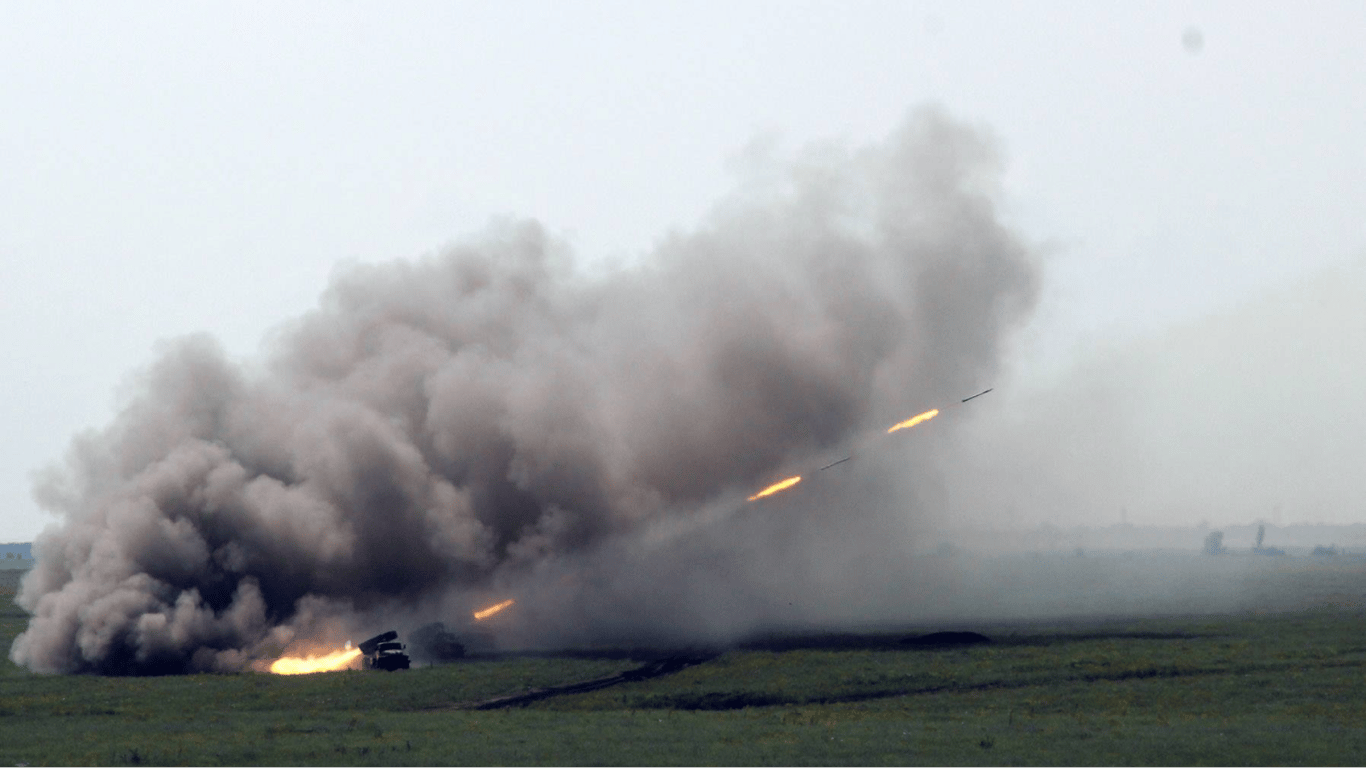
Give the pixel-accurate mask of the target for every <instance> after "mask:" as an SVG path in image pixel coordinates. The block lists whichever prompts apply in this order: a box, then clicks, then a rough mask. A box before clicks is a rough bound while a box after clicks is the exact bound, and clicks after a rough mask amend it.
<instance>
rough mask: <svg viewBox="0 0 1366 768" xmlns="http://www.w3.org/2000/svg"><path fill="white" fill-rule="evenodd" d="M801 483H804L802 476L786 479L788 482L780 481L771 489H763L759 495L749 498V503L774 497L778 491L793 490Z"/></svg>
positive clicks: (771, 486) (770, 487)
mask: <svg viewBox="0 0 1366 768" xmlns="http://www.w3.org/2000/svg"><path fill="white" fill-rule="evenodd" d="M801 481H802V476H801V475H797V476H796V477H789V478H788V479H786V480H780V481H778V482H776V483H774V484H773V485H770V486H769V487H767V488H765V489H763V490H762V491H759V492H758V493H756V494H754V495H753V496H750V497H749V501H755V500H756V499H762V498H763V497H765V496H772V495H773V494H775V493H777V492H778V491H785V490H787V489H788V488H791V487H792V486H794V485H796V484H797V483H800V482H801Z"/></svg>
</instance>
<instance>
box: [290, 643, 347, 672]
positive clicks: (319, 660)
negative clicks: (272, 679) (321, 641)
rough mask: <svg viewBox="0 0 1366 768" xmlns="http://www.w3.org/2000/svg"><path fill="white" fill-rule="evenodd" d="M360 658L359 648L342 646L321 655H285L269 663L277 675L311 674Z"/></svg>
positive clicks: (339, 666)
mask: <svg viewBox="0 0 1366 768" xmlns="http://www.w3.org/2000/svg"><path fill="white" fill-rule="evenodd" d="M358 658H360V649H359V648H343V649H341V650H340V651H333V652H331V653H328V654H324V655H322V656H307V657H299V656H285V657H282V658H279V659H276V660H275V662H274V663H272V664H271V665H270V671H271V672H274V673H275V674H277V675H311V674H313V673H314V672H335V671H337V670H339V669H346V668H348V667H350V666H351V663H352V662H354V661H355V660H356V659H358Z"/></svg>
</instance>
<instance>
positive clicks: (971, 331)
mask: <svg viewBox="0 0 1366 768" xmlns="http://www.w3.org/2000/svg"><path fill="white" fill-rule="evenodd" d="M754 166H755V167H754V168H753V169H752V174H751V176H750V178H747V179H746V180H745V183H744V184H743V185H742V186H741V191H740V192H738V193H736V194H735V195H734V196H733V197H732V198H730V199H728V200H726V201H725V202H724V203H722V204H721V205H719V206H718V207H717V208H716V209H715V210H714V212H713V213H712V214H711V215H710V216H709V217H708V218H707V219H706V220H705V221H704V222H703V223H702V225H700V226H699V227H698V228H697V229H696V231H693V232H689V233H676V234H672V235H670V236H669V237H667V238H665V239H663V240H662V241H661V242H660V243H659V244H658V245H657V246H656V247H655V248H654V249H653V251H652V252H651V253H649V254H647V255H645V256H644V257H643V258H642V259H641V260H640V261H639V262H638V263H637V264H635V265H633V266H631V267H629V268H626V269H622V270H620V271H617V272H614V273H611V274H608V275H605V276H603V275H597V276H593V275H589V274H587V273H585V272H583V271H580V270H577V269H576V268H575V265H574V263H573V260H572V254H570V253H569V252H568V249H567V247H566V246H565V245H564V244H563V243H560V242H557V241H556V240H555V239H554V238H553V237H551V236H549V235H547V233H546V232H545V231H544V230H543V229H542V227H540V226H539V225H537V224H536V223H534V222H531V221H505V222H501V223H497V224H495V225H493V226H491V227H490V228H489V229H488V230H487V231H486V232H484V233H483V234H482V235H480V236H478V237H475V238H472V239H469V240H467V241H464V242H462V243H459V244H457V245H455V246H453V247H451V248H449V249H447V250H445V251H444V252H442V253H440V254H438V255H435V256H430V257H426V258H422V259H417V260H413V261H400V262H396V263H391V264H383V265H375V266H353V267H349V268H347V269H344V270H342V271H341V272H339V274H338V275H337V277H336V278H335V280H334V282H333V284H332V285H331V286H330V287H329V288H328V290H327V291H326V293H325V294H324V296H323V297H322V300H321V303H320V306H319V307H318V308H317V309H316V310H314V311H313V312H311V313H309V314H308V315H306V316H304V317H302V318H301V319H298V320H297V321H295V322H293V323H291V324H289V325H287V326H285V327H283V328H282V329H281V330H280V331H279V332H278V333H277V334H276V336H275V337H274V338H273V339H272V343H271V347H270V354H269V355H268V357H267V359H266V360H265V361H264V362H262V363H259V364H253V365H242V364H238V363H235V362H233V361H230V360H228V359H226V358H225V356H224V354H223V353H222V351H221V350H220V349H219V348H218V347H217V345H216V344H215V343H214V342H213V341H212V340H211V339H209V338H206V337H194V338H188V339H182V340H179V341H175V342H173V343H170V344H168V345H167V346H166V348H165V349H164V350H163V351H162V353H161V355H160V357H159V359H158V360H157V361H156V362H155V363H154V364H153V365H152V366H151V367H150V369H149V370H148V371H147V372H145V373H144V374H143V375H142V377H141V378H140V379H139V380H138V381H137V383H136V386H135V387H134V388H133V389H132V394H131V396H130V397H129V399H128V401H127V404H126V406H125V407H124V409H123V411H122V413H121V414H120V415H119V416H118V418H117V419H116V420H115V422H114V423H113V424H112V425H111V426H109V427H108V428H107V429H105V430H104V431H102V432H99V433H92V434H86V435H82V436H79V437H78V438H76V440H75V441H74V443H73V446H72V448H71V451H70V455H69V457H68V459H67V461H66V462H65V464H64V465H63V466H61V467H58V468H54V469H53V470H52V471H51V472H50V473H49V475H48V476H47V477H46V478H44V479H43V480H42V482H40V484H39V489H38V496H39V498H40V501H41V502H42V503H43V504H44V506H45V507H46V508H48V509H50V510H52V511H54V512H56V513H57V514H59V515H60V516H61V517H62V518H63V521H62V523H61V524H60V525H59V526H57V527H55V528H53V529H50V530H48V531H47V532H45V533H44V534H43V535H42V536H41V537H40V539H39V541H38V543H37V547H38V551H39V553H40V554H39V558H40V559H39V562H38V566H37V569H36V570H35V572H34V573H32V575H31V576H29V577H28V579H27V581H26V582H25V584H24V587H23V590H22V593H21V597H20V602H21V604H22V605H23V606H24V607H25V608H27V609H28V610H30V611H32V612H33V614H34V615H33V618H32V620H31V622H30V625H29V628H28V630H27V631H26V632H25V633H24V634H23V635H21V636H20V637H19V639H18V640H17V641H16V643H15V644H14V647H13V650H12V658H13V659H14V660H15V661H16V662H18V663H20V664H22V665H25V666H27V667H29V668H31V669H34V670H39V671H44V672H97V673H110V674H119V673H159V672H177V671H189V670H233V669H239V668H242V667H243V666H244V665H246V664H248V663H250V661H251V660H252V659H254V658H259V657H261V656H262V655H263V654H269V653H277V652H279V650H280V649H281V648H284V647H286V646H288V645H289V644H290V643H293V642H299V641H302V640H307V639H313V638H320V637H323V636H325V635H327V629H326V628H327V626H328V622H329V621H335V620H337V619H338V617H342V618H343V619H344V617H346V616H354V615H358V614H365V613H367V612H368V613H370V614H374V613H376V612H386V611H387V612H402V611H405V610H406V611H411V612H413V615H416V613H417V612H420V611H421V610H423V608H424V606H433V605H441V604H453V603H458V602H459V601H460V596H461V595H463V594H466V593H467V592H474V593H477V592H478V591H479V590H481V589H485V588H487V587H489V586H490V585H493V584H502V583H511V582H513V581H516V580H517V579H518V578H524V576H518V574H522V575H525V574H529V573H536V572H538V571H537V569H538V568H541V569H542V570H544V564H546V563H552V562H553V563H557V564H558V565H557V566H556V567H557V568H559V567H562V566H563V567H567V565H569V564H573V563H580V564H584V566H585V568H588V569H589V571H590V577H585V576H582V575H580V576H576V577H574V579H575V580H576V582H575V583H580V584H584V583H587V584H590V585H591V584H593V583H598V581H594V579H598V580H599V581H600V580H602V579H608V580H612V579H615V580H617V581H620V580H621V579H622V578H623V577H622V574H621V573H617V574H614V575H611V577H610V578H609V577H608V576H605V575H603V573H602V571H603V569H605V568H606V569H610V563H611V562H613V558H612V553H613V552H615V551H617V550H620V549H621V548H623V547H624V546H625V545H624V544H623V542H629V541H632V537H633V536H639V535H642V534H641V532H644V531H656V532H657V531H658V530H660V528H659V526H660V525H664V524H668V523H669V522H671V521H678V520H688V519H692V517H695V516H697V515H700V514H703V512H699V510H712V511H714V510H716V509H718V508H722V507H725V506H726V505H727V504H739V503H740V500H743V497H744V495H745V494H747V493H750V492H753V490H755V488H756V487H758V486H762V485H764V484H767V483H768V482H770V481H771V480H772V479H774V478H775V475H776V474H777V473H779V472H780V471H782V470H784V469H786V468H788V467H791V466H795V465H799V464H801V463H802V462H805V461H809V460H811V459H812V458H813V457H816V456H820V455H823V453H824V452H828V451H830V450H832V449H837V448H839V447H841V446H843V445H845V444H846V443H847V442H848V441H850V440H851V439H852V438H853V437H855V436H857V435H859V434H861V433H863V432H865V431H866V430H868V429H870V428H874V427H881V426H885V424H886V423H888V422H889V420H896V419H899V418H904V416H905V415H906V414H907V412H908V411H914V410H915V409H918V408H922V407H924V406H927V405H934V404H938V403H941V402H944V401H945V400H946V399H947V398H952V397H954V396H961V395H962V393H965V392H968V391H969V390H971V389H972V387H974V386H976V385H977V384H978V383H979V382H982V381H986V380H988V379H989V377H990V375H991V373H992V372H993V371H994V370H995V369H996V367H997V365H998V361H999V359H1000V357H1001V354H1002V344H1003V339H1004V338H1005V335H1006V332H1007V331H1008V330H1009V329H1010V328H1012V327H1013V326H1015V325H1016V324H1017V323H1018V322H1019V321H1020V320H1021V319H1022V318H1023V317H1024V316H1025V315H1026V314H1027V312H1028V310H1029V309H1030V307H1031V306H1032V303H1033V301H1034V297H1035V293H1036V288H1037V276H1036V265H1035V262H1034V257H1033V254H1032V253H1031V251H1030V249H1029V248H1028V247H1027V246H1026V245H1025V244H1024V243H1023V242H1022V240H1021V239H1020V238H1019V237H1018V236H1017V235H1016V234H1015V233H1013V232H1012V231H1011V230H1010V229H1009V228H1008V227H1007V226H1006V225H1005V224H1004V223H1003V222H1002V220H1001V216H1000V213H999V211H998V209H997V198H998V188H997V184H998V179H999V174H1000V171H1001V167H1000V160H999V157H998V155H997V153H996V150H995V148H994V146H993V143H992V141H991V140H990V138H989V137H988V136H985V135H983V134H982V133H981V132H980V131H978V130H976V129H974V128H972V127H969V126H965V125H963V124H960V123H957V122H954V121H952V120H950V119H948V118H946V117H945V116H943V115H942V114H940V113H938V112H937V111H934V110H920V111H917V112H915V113H913V114H912V115H911V116H910V117H909V118H908V119H907V121H906V122H905V123H904V124H903V125H901V126H900V127H899V128H898V129H897V130H896V131H895V132H894V133H893V134H892V135H891V136H890V137H888V138H887V139H886V140H885V141H883V142H881V143H877V144H874V145H871V146H866V147H863V148H860V149H857V150H845V149H840V148H835V147H829V146H826V147H819V148H814V149H811V150H808V151H806V152H803V153H800V154H799V155H798V156H797V157H796V158H795V159H792V160H786V161H782V162H779V161H775V160H772V159H768V160H764V159H758V160H756V161H755V163H754ZM662 183H667V182H666V181H663V182H662ZM830 492H833V491H827V493H830ZM845 501H848V499H845ZM708 514H709V513H708ZM747 525H750V524H749V523H743V524H738V525H732V526H730V528H729V530H730V531H731V534H733V535H734V536H737V537H741V538H737V539H732V540H729V541H721V540H719V539H717V538H716V537H710V538H706V537H703V538H704V539H705V540H704V541H702V543H698V541H699V539H698V537H697V536H688V537H683V539H686V540H687V541H689V542H692V543H690V544H687V545H685V546H679V547H672V548H671V551H673V552H674V555H673V558H674V559H673V561H672V562H671V563H670V564H662V566H661V567H662V568H663V572H664V573H670V572H672V571H673V570H677V569H683V568H684V566H681V565H679V564H678V562H679V558H680V557H682V556H684V555H686V554H687V553H694V554H697V556H705V557H709V558H717V557H720V555H718V554H717V553H718V551H724V550H729V551H730V552H732V553H747V552H750V553H753V552H756V551H762V549H763V536H766V535H768V534H769V533H771V531H769V532H768V533H765V534H763V535H756V536H753V537H749V538H744V537H745V536H746V534H745V530H746V526H747ZM751 527H752V526H751ZM647 550H648V548H647ZM641 551H642V550H640V549H633V550H632V552H634V553H635V554H632V555H630V556H628V557H627V558H626V559H627V560H629V562H630V563H631V567H632V568H634V569H640V568H648V566H649V562H650V560H649V559H648V558H647V557H644V556H642V555H640V554H639V552H641ZM850 551H852V550H850ZM680 553H682V554H680ZM745 557H747V555H744V554H741V555H732V556H731V559H732V560H735V559H744V558H745ZM760 559H762V558H760ZM605 564H606V565H605ZM567 578H569V576H568V574H564V575H562V576H561V579H560V580H561V581H564V580H565V579H567ZM672 581H673V584H674V590H675V591H678V590H681V589H682V587H679V586H678V580H672ZM638 583H656V584H658V583H661V580H660V579H656V580H654V581H651V580H650V579H645V580H643V581H640V582H638ZM671 599H672V598H671ZM678 599H679V600H681V599H683V598H682V597H678ZM529 602H531V603H534V600H532V601H529ZM585 615H586V616H588V617H589V618H587V619H585V621H591V617H592V616H593V615H594V614H593V613H592V612H589V613H587V614H585ZM430 618H441V617H430ZM578 631H580V632H581V633H583V634H587V635H590V636H591V635H592V634H593V630H592V627H591V626H580V627H578Z"/></svg>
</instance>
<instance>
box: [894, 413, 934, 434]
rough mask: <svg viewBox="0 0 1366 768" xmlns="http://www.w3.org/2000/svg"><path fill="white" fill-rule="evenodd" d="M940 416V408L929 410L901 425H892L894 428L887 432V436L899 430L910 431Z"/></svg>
mask: <svg viewBox="0 0 1366 768" xmlns="http://www.w3.org/2000/svg"><path fill="white" fill-rule="evenodd" d="M938 415H939V409H938V408H935V409H933V410H929V411H925V412H924V413H922V414H919V415H916V416H912V417H911V418H909V419H906V420H905V421H903V422H901V423H899V424H893V425H892V428H891V429H889V430H887V434H889V435H890V434H892V433H893V432H895V431H897V430H898V429H910V428H911V427H914V426H915V425H916V424H920V423H921V422H925V421H929V420H930V419H933V418H934V417H935V416H938Z"/></svg>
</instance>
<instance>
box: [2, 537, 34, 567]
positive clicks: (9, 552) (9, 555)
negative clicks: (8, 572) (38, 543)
mask: <svg viewBox="0 0 1366 768" xmlns="http://www.w3.org/2000/svg"><path fill="white" fill-rule="evenodd" d="M32 566H33V545H32V544H30V543H27V542H24V543H15V542H10V543H7V544H0V569H10V568H30V567H32Z"/></svg>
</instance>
